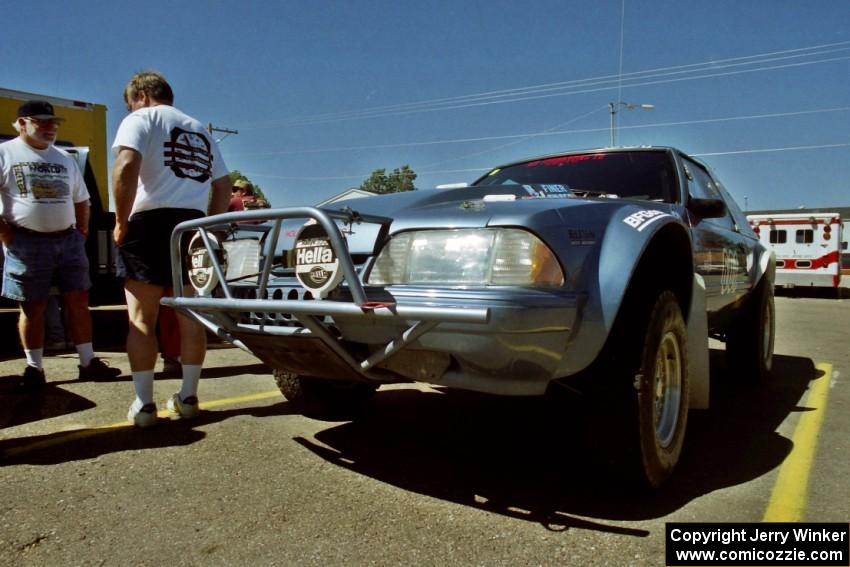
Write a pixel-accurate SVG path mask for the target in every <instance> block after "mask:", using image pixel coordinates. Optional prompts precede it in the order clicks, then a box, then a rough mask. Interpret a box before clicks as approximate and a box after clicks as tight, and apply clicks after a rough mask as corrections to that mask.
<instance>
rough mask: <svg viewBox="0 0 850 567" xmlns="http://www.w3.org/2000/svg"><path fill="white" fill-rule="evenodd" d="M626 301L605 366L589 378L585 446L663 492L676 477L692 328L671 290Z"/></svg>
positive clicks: (619, 472)
mask: <svg viewBox="0 0 850 567" xmlns="http://www.w3.org/2000/svg"><path fill="white" fill-rule="evenodd" d="M653 297H654V301H653ZM629 299H630V301H629V303H627V304H625V305H624V311H623V312H622V313H621V316H620V317H618V321H617V323H616V324H615V329H614V330H613V331H612V336H611V337H609V339H611V340H609V344H608V345H607V346H606V349H605V352H604V354H603V355H604V356H605V357H606V359H607V360H606V361H603V362H602V364H601V365H600V366H599V367H597V369H596V371H594V372H593V373H592V375H590V376H588V377H587V378H588V379H590V380H591V381H592V383H593V384H594V385H593V386H592V387H591V392H592V394H591V395H592V398H591V399H592V402H593V403H592V408H593V412H594V416H593V418H592V419H591V420H590V425H591V427H590V429H589V430H588V434H589V439H588V440H589V441H590V442H591V446H590V448H591V451H592V452H594V453H596V455H597V457H598V459H599V460H600V461H602V462H603V463H605V464H607V465H608V466H609V467H610V468H611V469H612V470H613V471H614V472H615V473H616V474H617V475H618V476H621V477H625V478H626V480H628V481H631V482H633V483H635V484H636V485H637V486H639V487H642V488H658V487H659V486H661V484H663V483H664V481H665V480H667V478H669V477H670V475H671V474H672V473H673V469H674V468H675V466H676V464H677V463H678V461H679V456H680V455H681V452H682V446H683V444H684V439H685V429H686V426H687V421H688V398H689V395H690V379H689V374H688V335H687V328H686V326H685V322H684V319H683V317H682V311H681V308H680V307H679V302H678V300H677V299H676V296H675V295H674V294H673V293H672V292H670V291H663V292H661V293H659V294H658V295H655V296H653V295H651V294H648V293H646V294H633V295H631V297H630V298H629ZM639 299H640V301H638V300H639Z"/></svg>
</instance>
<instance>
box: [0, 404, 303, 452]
mask: <svg viewBox="0 0 850 567" xmlns="http://www.w3.org/2000/svg"><path fill="white" fill-rule="evenodd" d="M291 414H292V412H291V411H290V409H289V404H288V403H287V402H281V403H278V404H274V405H270V406H263V407H259V408H256V407H254V408H252V407H248V408H238V409H230V410H205V411H203V412H201V414H200V415H199V416H198V417H197V419H193V420H190V421H189V420H176V421H170V420H167V419H164V420H161V421H162V422H163V423H160V424H159V425H157V426H155V427H152V428H150V429H146V430H140V429H137V428H135V427H133V426H132V425H130V424H129V423H128V424H127V425H126V426H111V427H103V428H96V429H75V430H73V431H63V432H58V433H50V434H47V435H36V436H32V437H23V438H15V439H5V440H0V467H4V466H10V465H17V464H30V465H55V464H59V463H65V462H70V461H82V460H87V459H94V458H96V457H99V456H101V455H105V454H109V453H119V452H123V451H137V450H140V449H155V448H160V447H179V446H184V445H191V444H192V443H195V442H197V441H200V440H201V439H203V438H204V437H206V433H204V432H203V431H200V430H198V429H197V428H198V427H203V426H205V425H209V424H211V423H217V422H219V421H224V420H226V419H229V418H231V417H235V416H241V415H251V416H254V417H272V416H281V415H291ZM259 426H260V425H259V424H258V427H259Z"/></svg>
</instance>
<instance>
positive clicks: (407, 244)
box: [368, 228, 564, 287]
mask: <svg viewBox="0 0 850 567" xmlns="http://www.w3.org/2000/svg"><path fill="white" fill-rule="evenodd" d="M368 283H369V284H371V285H394V284H449V285H470V286H482V285H483V286H490V285H492V286H502V285H511V286H545V287H551V286H560V285H563V283H564V272H563V270H562V269H561V266H560V264H559V263H558V261H557V260H556V259H555V255H554V254H552V251H551V250H549V248H548V247H547V246H546V245H545V244H543V242H542V241H541V240H540V239H539V238H537V237H536V236H534V235H533V234H531V233H530V232H526V231H524V230H519V229H514V228H486V229H460V230H421V231H414V232H404V233H401V234H399V235H397V236H395V237H394V238H393V239H392V240H390V241H389V243H387V245H386V246H384V249H383V250H381V252H380V254H378V259H377V260H376V261H375V265H374V266H373V268H372V271H371V273H370V274H369V278H368Z"/></svg>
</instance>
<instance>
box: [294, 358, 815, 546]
mask: <svg viewBox="0 0 850 567" xmlns="http://www.w3.org/2000/svg"><path fill="white" fill-rule="evenodd" d="M722 355H723V352H722V351H712V376H711V382H712V394H711V405H712V407H711V409H710V410H705V411H694V412H691V418H690V421H689V428H688V434H687V439H686V440H685V450H684V452H683V455H682V458H681V461H680V463H679V466H678V468H677V470H676V473H675V475H674V476H673V477H672V478H671V479H670V480H669V481H668V482H667V484H665V485H664V486H663V487H662V489H660V490H659V491H656V492H647V491H639V490H635V489H634V488H633V487H630V486H629V485H628V484H624V483H623V482H622V481H621V479H619V478H618V477H617V476H615V475H614V474H611V473H610V472H609V471H607V470H605V469H604V468H602V467H600V466H598V465H595V464H593V463H592V462H590V460H589V458H588V457H587V450H586V447H587V445H586V443H585V442H584V439H585V436H583V435H581V434H579V433H578V432H579V431H581V430H582V423H580V422H579V421H578V420H577V417H576V415H575V413H574V412H571V411H569V410H568V409H567V408H568V407H569V406H568V405H567V404H563V405H562V404H561V403H559V402H558V401H557V400H556V401H555V403H553V401H552V400H551V399H545V398H505V397H497V396H488V395H483V394H475V393H469V392H439V391H432V392H422V391H419V390H413V389H410V390H405V389H395V390H388V391H384V392H380V391H379V392H378V394H377V396H376V398H375V400H374V403H373V405H372V407H371V408H370V411H369V412H368V413H366V414H365V415H364V416H363V417H362V418H361V419H359V420H357V421H353V422H347V423H344V424H341V425H335V426H333V427H330V428H328V429H326V430H323V431H321V432H319V433H317V434H316V435H315V440H312V439H306V438H297V439H296V440H297V441H298V442H299V443H300V444H301V445H303V446H304V447H306V448H308V449H309V450H310V451H312V452H313V453H315V454H316V455H318V456H320V457H322V458H323V459H325V460H327V461H328V462H331V463H334V464H336V465H337V466H340V467H344V468H347V469H350V470H352V471H354V472H356V473H358V474H363V475H366V476H369V477H371V478H375V479H377V480H380V481H382V482H386V483H388V484H391V485H394V486H398V487H400V488H403V489H404V490H409V491H412V492H416V493H420V494H424V495H428V496H431V497H434V498H439V499H442V500H447V501H451V502H455V503H458V504H464V505H468V506H472V507H475V508H480V509H484V510H488V511H491V512H495V513H498V514H503V515H506V516H511V517H515V518H521V519H525V520H528V521H532V522H536V523H540V524H541V525H544V526H546V527H547V528H548V529H551V530H566V529H569V528H571V527H581V528H585V529H594V530H599V531H605V532H611V533H621V534H626V535H632V536H637V537H641V536H646V535H648V533H649V532H647V531H646V530H640V529H632V528H627V527H622V526H618V525H616V524H612V523H610V522H611V521H618V520H619V521H626V520H629V521H633V520H646V519H652V518H658V517H663V516H665V515H668V514H670V513H671V512H673V511H675V510H677V509H679V508H681V507H682V506H684V505H685V504H686V503H688V502H690V501H692V500H694V499H696V498H699V497H700V496H703V495H705V494H708V493H710V492H712V491H715V490H720V489H722V488H725V487H729V486H734V485H737V484H741V483H744V482H747V481H749V480H752V479H754V478H757V477H759V476H761V475H763V474H765V473H767V472H769V471H771V470H773V469H775V468H776V467H778V466H779V465H781V464H782V462H783V460H784V459H785V457H786V456H787V455H788V454H789V452H790V451H791V448H792V443H791V441H790V440H789V439H786V438H784V437H782V436H781V435H779V434H777V433H776V428H777V427H778V425H779V424H780V423H781V422H782V421H783V420H784V419H785V417H787V416H788V415H789V414H790V413H792V412H795V411H806V409H807V408H800V407H798V406H797V403H798V400H799V399H800V398H801V396H802V395H803V394H804V392H805V390H806V388H807V387H808V384H809V382H810V381H812V380H815V379H817V378H818V377H819V376H818V374H819V373H818V371H817V370H816V369H815V367H814V365H813V364H812V362H811V360H809V359H803V358H797V357H789V356H777V357H775V363H774V368H775V370H774V376H773V379H772V382H771V383H770V384H769V385H767V386H765V387H757V386H752V385H746V384H740V383H735V379H733V378H732V377H731V376H727V375H728V374H729V373H728V372H727V370H726V368H725V366H724V363H723V360H722V359H723V356H722ZM591 433H592V432H591ZM589 441H590V442H591V443H592V435H590V436H589Z"/></svg>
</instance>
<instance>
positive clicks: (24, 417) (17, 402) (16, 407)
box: [0, 376, 96, 429]
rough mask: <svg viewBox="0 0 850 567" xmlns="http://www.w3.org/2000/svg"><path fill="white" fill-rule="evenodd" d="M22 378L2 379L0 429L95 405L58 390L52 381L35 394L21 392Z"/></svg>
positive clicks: (70, 393)
mask: <svg viewBox="0 0 850 567" xmlns="http://www.w3.org/2000/svg"><path fill="white" fill-rule="evenodd" d="M19 378H20V377H19V376H4V377H2V378H0V407H2V408H3V411H2V413H0V429H3V428H5V427H14V426H16V425H22V424H24V423H30V422H32V421H39V420H42V419H50V418H52V417H59V416H60V415H67V414H70V413H75V412H78V411H84V410H87V409H91V408H93V407H95V406H96V404H95V403H94V402H92V401H91V400H89V399H88V398H84V397H83V396H79V395H77V394H74V393H73V392H67V391H65V390H63V389H61V388H57V387H56V386H55V383H53V382H49V383H48V385H47V386H45V387H44V388H42V389H41V390H38V391H36V392H27V393H22V392H19V391H18V390H17V388H16V386H17V382H18V380H19Z"/></svg>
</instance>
